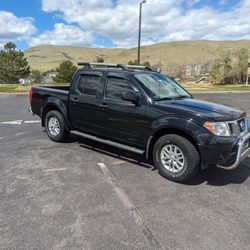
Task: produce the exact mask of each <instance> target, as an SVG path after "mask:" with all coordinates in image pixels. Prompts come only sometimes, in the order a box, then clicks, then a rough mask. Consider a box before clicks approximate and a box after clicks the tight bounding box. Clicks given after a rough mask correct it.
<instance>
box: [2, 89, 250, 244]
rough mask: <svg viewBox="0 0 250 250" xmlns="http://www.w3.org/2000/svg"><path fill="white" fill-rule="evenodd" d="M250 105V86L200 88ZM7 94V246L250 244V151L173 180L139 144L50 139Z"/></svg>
mask: <svg viewBox="0 0 250 250" xmlns="http://www.w3.org/2000/svg"><path fill="white" fill-rule="evenodd" d="M195 96H196V97H198V98H200V99H205V100H211V101H214V102H217V103H222V104H227V105H231V106H234V107H238V108H241V109H244V110H245V111H246V112H247V113H248V116H249V117H250V94H196V95H195ZM28 106H29V103H28V98H27V96H24V95H0V107H1V109H0V249H250V237H249V235H250V201H249V199H250V178H249V176H250V158H247V159H246V160H245V161H244V162H243V163H242V164H241V166H240V167H239V168H238V169H236V170H233V171H230V172H228V171H226V170H222V169H208V170H206V171H204V172H203V173H201V174H199V175H198V176H197V177H196V178H195V179H194V180H193V181H191V182H189V183H187V184H177V183H173V182H170V181H168V180H166V179H164V178H163V177H161V176H159V175H158V173H157V171H154V170H153V168H152V166H150V164H148V163H147V162H144V161H143V159H141V158H140V157H138V156H136V155H133V154H131V153H127V152H122V151H120V150H117V149H114V148H111V147H107V146H104V145H102V144H97V143H93V142H90V141H87V140H83V139H79V138H76V137H71V139H70V140H69V142H68V143H64V144H58V143H54V142H52V141H50V140H49V139H48V138H47V136H46V134H45V132H44V129H43V128H42V127H41V126H40V124H39V119H38V117H33V116H31V115H30V114H29V113H28V112H27V108H28Z"/></svg>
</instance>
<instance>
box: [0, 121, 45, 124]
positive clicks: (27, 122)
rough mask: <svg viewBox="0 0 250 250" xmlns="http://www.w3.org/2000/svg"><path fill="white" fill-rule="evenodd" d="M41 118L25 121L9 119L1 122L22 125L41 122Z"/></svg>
mask: <svg viewBox="0 0 250 250" xmlns="http://www.w3.org/2000/svg"><path fill="white" fill-rule="evenodd" d="M40 122H41V120H31V121H23V120H16V121H7V122H1V124H5V125H6V124H7V125H22V124H23V123H24V124H34V123H40Z"/></svg>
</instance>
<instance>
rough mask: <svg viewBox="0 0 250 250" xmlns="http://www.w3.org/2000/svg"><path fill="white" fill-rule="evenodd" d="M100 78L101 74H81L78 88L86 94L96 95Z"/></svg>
mask: <svg viewBox="0 0 250 250" xmlns="http://www.w3.org/2000/svg"><path fill="white" fill-rule="evenodd" d="M99 80H100V77H99V76H91V75H81V76H80V79H79V83H78V90H79V91H80V92H81V93H83V94H85V95H92V96H96V93H97V89H98V84H99Z"/></svg>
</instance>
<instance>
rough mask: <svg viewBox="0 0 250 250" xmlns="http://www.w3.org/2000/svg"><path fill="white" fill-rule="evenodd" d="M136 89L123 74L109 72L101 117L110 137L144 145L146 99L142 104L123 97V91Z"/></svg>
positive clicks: (136, 144)
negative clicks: (125, 99)
mask: <svg viewBox="0 0 250 250" xmlns="http://www.w3.org/2000/svg"><path fill="white" fill-rule="evenodd" d="M128 90H135V91H136V89H135V86H133V84H132V83H131V81H130V80H129V79H128V78H125V77H122V74H121V75H119V74H118V73H115V74H112V73H109V74H108V75H107V77H106V83H105V87H104V93H103V99H102V100H100V106H101V108H102V111H101V112H100V118H101V120H102V122H103V125H104V126H105V131H106V133H107V135H108V136H109V137H112V138H113V139H115V140H119V141H123V142H125V143H127V144H131V145H135V146H142V145H143V142H142V141H141V139H140V138H142V137H141V136H142V135H143V134H144V133H145V130H146V126H147V123H146V122H145V120H144V119H145V117H144V115H145V105H144V101H143V102H142V104H141V105H140V106H136V105H135V104H133V103H131V102H129V101H123V100H122V99H121V96H122V93H123V92H126V91H128Z"/></svg>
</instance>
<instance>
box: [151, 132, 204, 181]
mask: <svg viewBox="0 0 250 250" xmlns="http://www.w3.org/2000/svg"><path fill="white" fill-rule="evenodd" d="M153 160H154V165H155V167H156V168H157V169H158V172H159V174H160V175H162V176H163V177H165V178H167V179H169V180H172V181H175V182H184V181H187V180H190V179H191V178H192V177H194V175H195V174H196V173H197V172H198V170H199V168H200V156H199V153H198V151H197V149H196V148H195V146H194V145H193V144H192V143H191V142H190V141H188V140H187V139H186V138H184V137H182V136H179V135H176V134H168V135H164V136H162V137H160V138H159V139H158V140H157V141H156V143H155V145H154V150H153Z"/></svg>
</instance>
